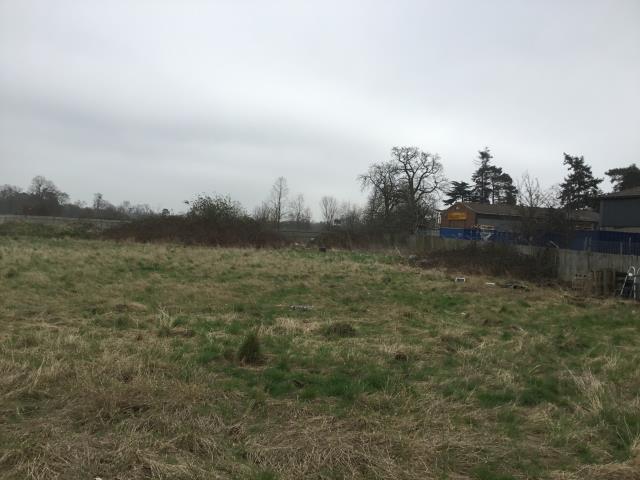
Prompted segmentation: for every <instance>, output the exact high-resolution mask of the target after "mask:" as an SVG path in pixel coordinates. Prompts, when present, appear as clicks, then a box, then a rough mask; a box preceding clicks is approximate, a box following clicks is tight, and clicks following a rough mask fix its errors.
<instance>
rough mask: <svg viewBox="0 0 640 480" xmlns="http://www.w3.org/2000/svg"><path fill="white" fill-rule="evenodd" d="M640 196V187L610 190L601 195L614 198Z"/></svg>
mask: <svg viewBox="0 0 640 480" xmlns="http://www.w3.org/2000/svg"><path fill="white" fill-rule="evenodd" d="M636 197H640V187H633V188H627V189H626V190H622V191H621V192H612V193H609V194H607V195H603V196H602V197H601V198H603V199H609V198H611V199H615V198H636Z"/></svg>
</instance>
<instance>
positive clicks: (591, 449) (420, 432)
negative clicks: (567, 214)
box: [0, 238, 640, 480]
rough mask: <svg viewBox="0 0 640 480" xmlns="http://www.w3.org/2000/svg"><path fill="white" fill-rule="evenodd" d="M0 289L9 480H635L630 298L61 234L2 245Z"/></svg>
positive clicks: (306, 256) (353, 257)
mask: <svg viewBox="0 0 640 480" xmlns="http://www.w3.org/2000/svg"><path fill="white" fill-rule="evenodd" d="M0 279H1V281H0V299H1V303H0V325H1V326H2V328H1V329H0V477H1V478H16V479H18V478H19V479H23V478H30V479H56V478H59V479H66V478H74V479H75V478H89V479H93V478H95V477H100V478H103V479H105V480H106V479H134V478H167V479H168V478H184V479H187V478H189V479H191V478H195V479H208V478H233V479H243V478H246V479H252V478H253V479H263V480H264V479H271V478H282V479H298V478H319V479H320V478H322V479H325V478H389V479H425V478H426V479H430V478H433V479H442V478H448V479H477V480H503V479H504V480H506V479H513V478H554V479H583V478H584V479H604V478H607V479H609V478H611V479H623V480H628V479H636V478H639V476H638V471H639V465H640V463H639V462H640V455H639V452H640V449H639V444H640V443H639V439H640V400H639V398H638V391H640V377H639V374H638V371H637V362H638V360H640V339H639V337H638V333H640V331H639V327H638V323H637V315H638V311H640V309H639V307H637V306H636V305H634V304H628V303H621V302H615V301H604V302H602V301H594V300H584V301H582V302H577V303H576V302H568V301H567V295H566V294H565V293H564V292H562V291H558V290H552V289H544V288H539V287H531V288H530V289H529V290H527V291H513V290H507V289H501V288H497V287H489V286H487V285H486V282H487V281H489V280H495V279H488V278H484V277H475V276H474V277H469V279H468V280H469V281H468V282H467V283H465V284H454V283H453V282H452V281H451V279H450V278H449V277H448V276H447V275H446V274H444V273H442V272H438V271H423V270H420V269H413V268H410V267H408V266H407V265H404V264H402V263H398V262H396V261H395V260H393V259H391V258H389V257H385V256H384V255H379V254H376V255H367V254H351V253H341V252H329V253H328V254H327V255H321V254H317V253H315V252H305V251H285V250H282V251H275V250H271V251H266V250H241V249H210V248H198V247H190V248H184V247H177V246H167V245H139V244H115V243H109V242H97V241H79V240H69V239H67V240H38V239H20V240H12V239H8V238H0ZM291 304H298V305H299V304H304V305H313V309H312V310H309V311H299V310H290V309H289V305H291ZM340 323H345V324H349V325H352V326H353V327H354V329H355V332H356V335H355V336H347V337H343V336H335V337H328V336H327V335H326V331H327V327H328V326H331V325H336V324H340ZM253 331H255V332H257V335H258V338H259V340H260V344H261V347H262V351H263V360H262V362H261V363H260V364H257V365H251V364H246V363H243V362H241V361H239V360H238V358H237V354H236V352H237V350H238V347H239V345H240V344H241V342H242V341H243V339H244V338H245V337H246V335H247V334H248V333H249V332H253Z"/></svg>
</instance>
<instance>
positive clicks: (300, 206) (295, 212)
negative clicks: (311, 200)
mask: <svg viewBox="0 0 640 480" xmlns="http://www.w3.org/2000/svg"><path fill="white" fill-rule="evenodd" d="M288 218H289V220H291V221H292V222H295V223H296V225H298V226H300V225H305V224H308V223H309V222H311V209H309V207H307V206H306V205H305V202H304V195H303V194H301V193H299V194H298V195H296V196H295V197H294V198H293V199H292V200H291V201H290V202H289V213H288Z"/></svg>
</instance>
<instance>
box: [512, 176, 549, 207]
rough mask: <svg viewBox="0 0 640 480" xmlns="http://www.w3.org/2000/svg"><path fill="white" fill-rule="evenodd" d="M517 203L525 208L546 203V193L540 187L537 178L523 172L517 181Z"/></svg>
mask: <svg viewBox="0 0 640 480" xmlns="http://www.w3.org/2000/svg"><path fill="white" fill-rule="evenodd" d="M518 204H519V205H521V206H523V207H527V208H539V207H545V206H546V205H547V195H546V194H545V192H544V191H543V190H542V188H541V187H540V182H539V181H538V179H537V178H535V177H532V176H531V175H529V172H524V174H523V175H522V178H520V180H519V181H518Z"/></svg>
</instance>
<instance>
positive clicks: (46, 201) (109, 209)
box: [0, 175, 168, 220]
mask: <svg viewBox="0 0 640 480" xmlns="http://www.w3.org/2000/svg"><path fill="white" fill-rule="evenodd" d="M165 213H168V212H165ZM0 214H3V215H42V216H54V217H56V216H57V217H70V218H102V219H107V220H108V219H112V220H129V219H137V218H144V217H148V216H152V215H155V214H156V212H153V210H152V209H151V208H150V207H149V206H148V205H145V204H143V205H133V204H131V203H130V202H122V203H121V204H120V205H118V206H115V205H112V204H111V203H110V202H108V201H107V200H105V199H104V198H103V196H102V194H101V193H96V194H95V195H94V199H93V204H92V205H91V206H88V205H86V204H85V203H84V202H79V201H78V202H74V203H72V202H71V201H70V200H69V195H68V194H67V193H65V192H63V191H62V190H60V189H59V188H58V187H57V186H56V185H55V183H53V182H52V181H51V180H48V179H46V178H45V177H43V176H40V175H38V176H36V177H34V178H33V180H32V181H31V185H29V187H28V188H27V189H26V190H23V189H22V188H20V187H16V186H14V185H3V186H0Z"/></svg>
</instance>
